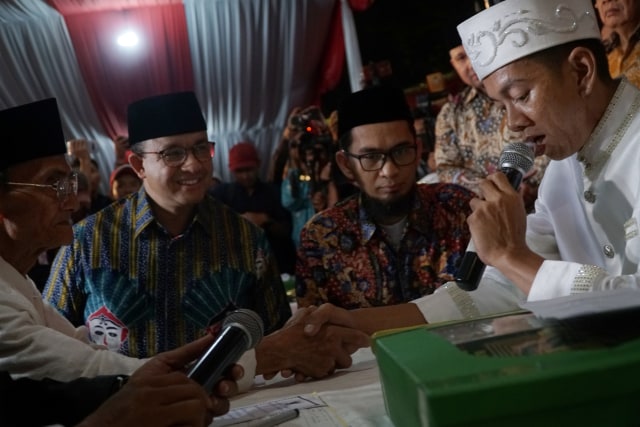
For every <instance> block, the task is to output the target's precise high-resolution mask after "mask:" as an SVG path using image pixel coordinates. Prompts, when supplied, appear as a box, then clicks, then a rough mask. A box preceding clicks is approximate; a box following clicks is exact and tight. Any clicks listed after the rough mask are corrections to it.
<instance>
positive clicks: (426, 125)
mask: <svg viewBox="0 0 640 427" xmlns="http://www.w3.org/2000/svg"><path fill="white" fill-rule="evenodd" d="M412 116H413V127H414V129H415V130H416V141H417V142H418V143H419V144H422V156H421V158H420V164H419V165H418V182H419V183H421V184H435V183H436V182H439V181H440V180H439V178H438V174H437V172H436V157H435V151H434V150H435V119H434V117H432V116H431V115H430V114H428V113H427V112H425V111H424V110H423V109H419V108H416V109H415V110H414V111H413V112H412Z"/></svg>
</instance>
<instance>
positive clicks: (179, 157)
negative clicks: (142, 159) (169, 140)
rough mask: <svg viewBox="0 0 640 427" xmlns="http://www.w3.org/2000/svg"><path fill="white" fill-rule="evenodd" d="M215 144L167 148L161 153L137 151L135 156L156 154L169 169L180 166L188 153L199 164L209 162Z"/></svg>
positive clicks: (205, 143) (211, 142) (209, 142)
mask: <svg viewBox="0 0 640 427" xmlns="http://www.w3.org/2000/svg"><path fill="white" fill-rule="evenodd" d="M215 145H216V143H215V142H213V141H207V142H200V143H198V144H196V145H194V146H192V147H189V148H185V147H169V148H167V149H164V150H162V151H137V152H136V153H137V154H157V155H158V156H160V157H161V158H162V160H163V161H164V164H165V165H167V166H169V167H173V168H175V167H178V166H182V164H183V163H184V162H186V161H187V157H188V156H189V151H191V153H193V157H195V158H196V160H198V161H200V162H204V161H205V160H211V158H212V157H213V152H214V150H213V149H214V147H215Z"/></svg>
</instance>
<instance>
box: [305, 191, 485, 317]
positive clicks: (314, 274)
mask: <svg viewBox="0 0 640 427" xmlns="http://www.w3.org/2000/svg"><path fill="white" fill-rule="evenodd" d="M472 197H473V193H471V192H470V191H468V190H467V189H465V188H463V187H460V186H457V185H453V184H418V185H417V191H416V197H415V200H414V205H413V209H412V210H411V212H410V213H409V215H408V217H407V221H406V225H405V230H404V234H403V236H402V239H401V241H400V244H399V247H398V248H397V249H396V248H394V246H393V245H392V244H391V243H390V242H389V240H388V239H387V237H386V236H385V232H384V230H383V229H382V228H381V227H379V226H377V225H376V224H375V223H373V222H372V221H371V220H370V219H369V217H368V216H367V213H366V211H365V210H364V209H363V208H362V205H361V199H360V197H359V196H358V195H354V196H351V197H349V198H347V199H345V200H343V201H341V202H338V203H337V204H336V205H335V206H334V207H332V208H329V209H327V210H325V211H323V212H321V213H319V214H317V215H315V216H314V217H313V218H312V219H311V220H310V221H309V222H308V223H307V224H306V225H305V227H304V228H303V230H302V233H301V243H300V247H299V249H298V256H297V263H296V295H297V297H298V304H299V305H301V306H307V305H312V304H321V303H325V302H330V303H333V304H335V305H337V306H340V307H344V308H347V309H352V308H358V307H373V306H382V305H391V304H398V303H402V302H407V301H410V300H412V299H415V298H418V297H421V296H423V295H427V294H430V293H432V292H433V291H434V290H435V289H436V288H437V287H438V286H440V285H441V284H442V283H444V282H446V281H447V280H451V279H453V276H454V274H455V271H456V266H457V264H458V262H459V260H460V259H461V257H462V255H463V254H464V251H465V249H466V247H467V243H468V242H469V230H468V228H467V223H466V218H467V216H468V215H469V213H470V208H469V200H470V199H471V198H472Z"/></svg>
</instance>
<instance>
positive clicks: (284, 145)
mask: <svg viewBox="0 0 640 427" xmlns="http://www.w3.org/2000/svg"><path fill="white" fill-rule="evenodd" d="M300 111H302V107H294V108H292V109H291V112H290V113H289V116H287V123H286V125H285V127H284V130H283V131H282V138H280V142H279V143H278V146H277V147H276V149H275V151H274V153H273V157H272V158H271V161H270V162H269V171H268V172H267V182H268V183H269V184H272V185H273V186H274V187H276V188H277V189H278V190H279V189H280V187H281V186H282V180H283V179H284V171H285V168H286V165H287V161H288V159H289V145H290V141H291V140H293V139H296V138H297V137H298V135H299V134H300V133H301V132H302V129H300V127H299V126H297V125H296V124H295V123H296V120H295V119H294V117H295V116H297V115H298V114H299V113H300Z"/></svg>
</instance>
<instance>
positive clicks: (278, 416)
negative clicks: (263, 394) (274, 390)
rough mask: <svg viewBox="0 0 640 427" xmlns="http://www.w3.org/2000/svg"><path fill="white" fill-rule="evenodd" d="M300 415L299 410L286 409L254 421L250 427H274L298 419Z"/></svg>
mask: <svg viewBox="0 0 640 427" xmlns="http://www.w3.org/2000/svg"><path fill="white" fill-rule="evenodd" d="M298 415H300V411H299V410H298V409H284V410H282V411H277V412H274V413H272V414H269V415H267V416H266V417H262V418H259V419H257V420H253V421H251V422H250V423H249V424H248V427H273V426H277V425H278V424H282V423H284V422H286V421H289V420H293V419H295V418H297V417H298Z"/></svg>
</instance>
